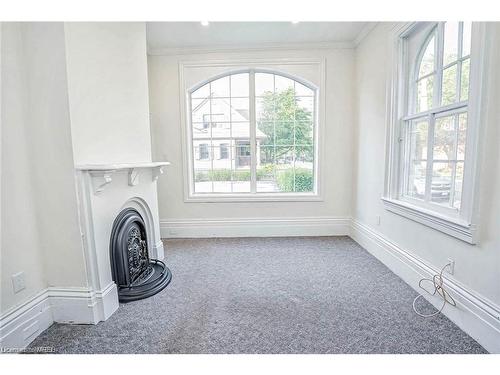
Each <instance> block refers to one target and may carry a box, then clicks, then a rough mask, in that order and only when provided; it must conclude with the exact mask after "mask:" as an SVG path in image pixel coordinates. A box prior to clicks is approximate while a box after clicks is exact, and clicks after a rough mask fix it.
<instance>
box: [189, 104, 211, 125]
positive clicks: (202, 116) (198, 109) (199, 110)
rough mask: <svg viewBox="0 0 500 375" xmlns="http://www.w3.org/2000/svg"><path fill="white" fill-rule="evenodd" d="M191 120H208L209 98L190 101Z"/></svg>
mask: <svg viewBox="0 0 500 375" xmlns="http://www.w3.org/2000/svg"><path fill="white" fill-rule="evenodd" d="M191 116H192V117H191V121H192V122H209V121H210V100H209V99H193V100H192V101H191Z"/></svg>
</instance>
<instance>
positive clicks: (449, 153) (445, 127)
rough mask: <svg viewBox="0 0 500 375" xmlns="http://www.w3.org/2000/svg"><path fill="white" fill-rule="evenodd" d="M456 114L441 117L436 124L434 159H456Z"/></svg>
mask: <svg viewBox="0 0 500 375" xmlns="http://www.w3.org/2000/svg"><path fill="white" fill-rule="evenodd" d="M456 135H457V132H456V130H455V116H446V117H439V118H437V119H436V122H435V125H434V148H433V160H434V161H436V160H441V161H446V160H455V138H456Z"/></svg>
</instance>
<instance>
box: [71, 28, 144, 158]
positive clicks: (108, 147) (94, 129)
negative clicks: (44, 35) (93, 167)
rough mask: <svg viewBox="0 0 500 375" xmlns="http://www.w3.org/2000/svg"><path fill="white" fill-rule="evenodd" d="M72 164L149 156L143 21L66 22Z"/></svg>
mask: <svg viewBox="0 0 500 375" xmlns="http://www.w3.org/2000/svg"><path fill="white" fill-rule="evenodd" d="M64 28H65V35H66V54H67V64H68V65H67V70H68V89H69V102H70V117H71V132H72V135H73V153H74V161H75V164H77V165H78V164H99V163H128V162H141V161H151V136H150V127H149V104H148V79H147V57H146V27H145V24H144V23H120V22H114V23H105V22H103V23H96V22H94V23H79V22H77V23H66V24H65V26H64Z"/></svg>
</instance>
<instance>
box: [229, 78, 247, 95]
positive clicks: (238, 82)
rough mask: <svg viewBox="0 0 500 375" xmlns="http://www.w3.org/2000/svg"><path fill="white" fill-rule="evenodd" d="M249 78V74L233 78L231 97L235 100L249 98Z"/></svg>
mask: <svg viewBox="0 0 500 375" xmlns="http://www.w3.org/2000/svg"><path fill="white" fill-rule="evenodd" d="M248 77H249V74H248V73H241V74H233V75H232V76H231V96H232V97H233V98H234V97H248V96H249V84H248Z"/></svg>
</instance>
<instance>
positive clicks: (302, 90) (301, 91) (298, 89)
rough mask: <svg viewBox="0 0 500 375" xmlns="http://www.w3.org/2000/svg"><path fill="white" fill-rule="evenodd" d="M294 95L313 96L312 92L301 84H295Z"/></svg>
mask: <svg viewBox="0 0 500 375" xmlns="http://www.w3.org/2000/svg"><path fill="white" fill-rule="evenodd" d="M295 95H296V96H314V90H312V89H310V88H309V87H306V86H304V85H303V84H301V83H298V82H295Z"/></svg>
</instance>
